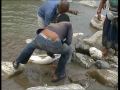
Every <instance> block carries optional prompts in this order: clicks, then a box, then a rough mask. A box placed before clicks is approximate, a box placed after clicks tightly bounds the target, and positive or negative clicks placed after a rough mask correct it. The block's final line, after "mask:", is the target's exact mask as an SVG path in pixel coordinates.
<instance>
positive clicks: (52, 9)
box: [37, 0, 59, 24]
mask: <svg viewBox="0 0 120 90" xmlns="http://www.w3.org/2000/svg"><path fill="white" fill-rule="evenodd" d="M58 3H59V1H54V0H52V1H47V2H45V3H44V4H43V5H41V6H40V7H39V8H38V12H37V13H38V15H39V16H40V17H42V18H43V20H44V21H45V20H46V19H48V20H49V21H51V20H52V19H53V18H54V16H55V15H56V14H57V12H56V11H57V5H58ZM49 21H47V22H45V24H48V23H49Z"/></svg>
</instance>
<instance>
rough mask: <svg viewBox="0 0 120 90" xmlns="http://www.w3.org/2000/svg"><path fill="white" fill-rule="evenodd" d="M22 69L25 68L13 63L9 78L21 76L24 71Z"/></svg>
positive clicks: (22, 65)
mask: <svg viewBox="0 0 120 90" xmlns="http://www.w3.org/2000/svg"><path fill="white" fill-rule="evenodd" d="M24 68H25V66H24V64H20V63H19V64H17V63H16V62H15V61H13V62H12V67H11V73H10V75H9V78H11V77H14V76H17V75H19V74H21V73H22V72H23V71H24Z"/></svg>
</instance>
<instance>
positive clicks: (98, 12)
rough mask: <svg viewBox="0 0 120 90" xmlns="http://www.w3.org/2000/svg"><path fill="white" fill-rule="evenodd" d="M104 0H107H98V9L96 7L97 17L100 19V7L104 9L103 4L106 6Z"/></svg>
mask: <svg viewBox="0 0 120 90" xmlns="http://www.w3.org/2000/svg"><path fill="white" fill-rule="evenodd" d="M106 1H107V0H101V1H100V4H99V7H98V9H97V15H98V19H99V20H100V19H101V11H102V9H104V8H105V6H106Z"/></svg>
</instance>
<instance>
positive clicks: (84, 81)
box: [68, 73, 93, 88]
mask: <svg viewBox="0 0 120 90" xmlns="http://www.w3.org/2000/svg"><path fill="white" fill-rule="evenodd" d="M68 79H69V80H70V82H71V83H77V84H80V85H82V86H83V87H84V88H87V87H89V85H90V84H91V83H93V79H90V78H89V77H88V76H87V75H85V74H83V73H71V74H69V75H68Z"/></svg>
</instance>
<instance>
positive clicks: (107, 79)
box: [87, 69, 118, 87]
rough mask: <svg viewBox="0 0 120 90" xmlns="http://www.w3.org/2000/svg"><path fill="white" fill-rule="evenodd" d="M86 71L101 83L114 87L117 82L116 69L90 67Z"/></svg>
mask: <svg viewBox="0 0 120 90" xmlns="http://www.w3.org/2000/svg"><path fill="white" fill-rule="evenodd" d="M87 73H88V74H89V75H90V76H91V77H92V78H94V79H96V80H97V81H98V82H100V83H101V84H103V85H106V86H110V87H116V86H117V84H118V72H117V71H113V70H106V69H91V70H89V71H88V72H87Z"/></svg>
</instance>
